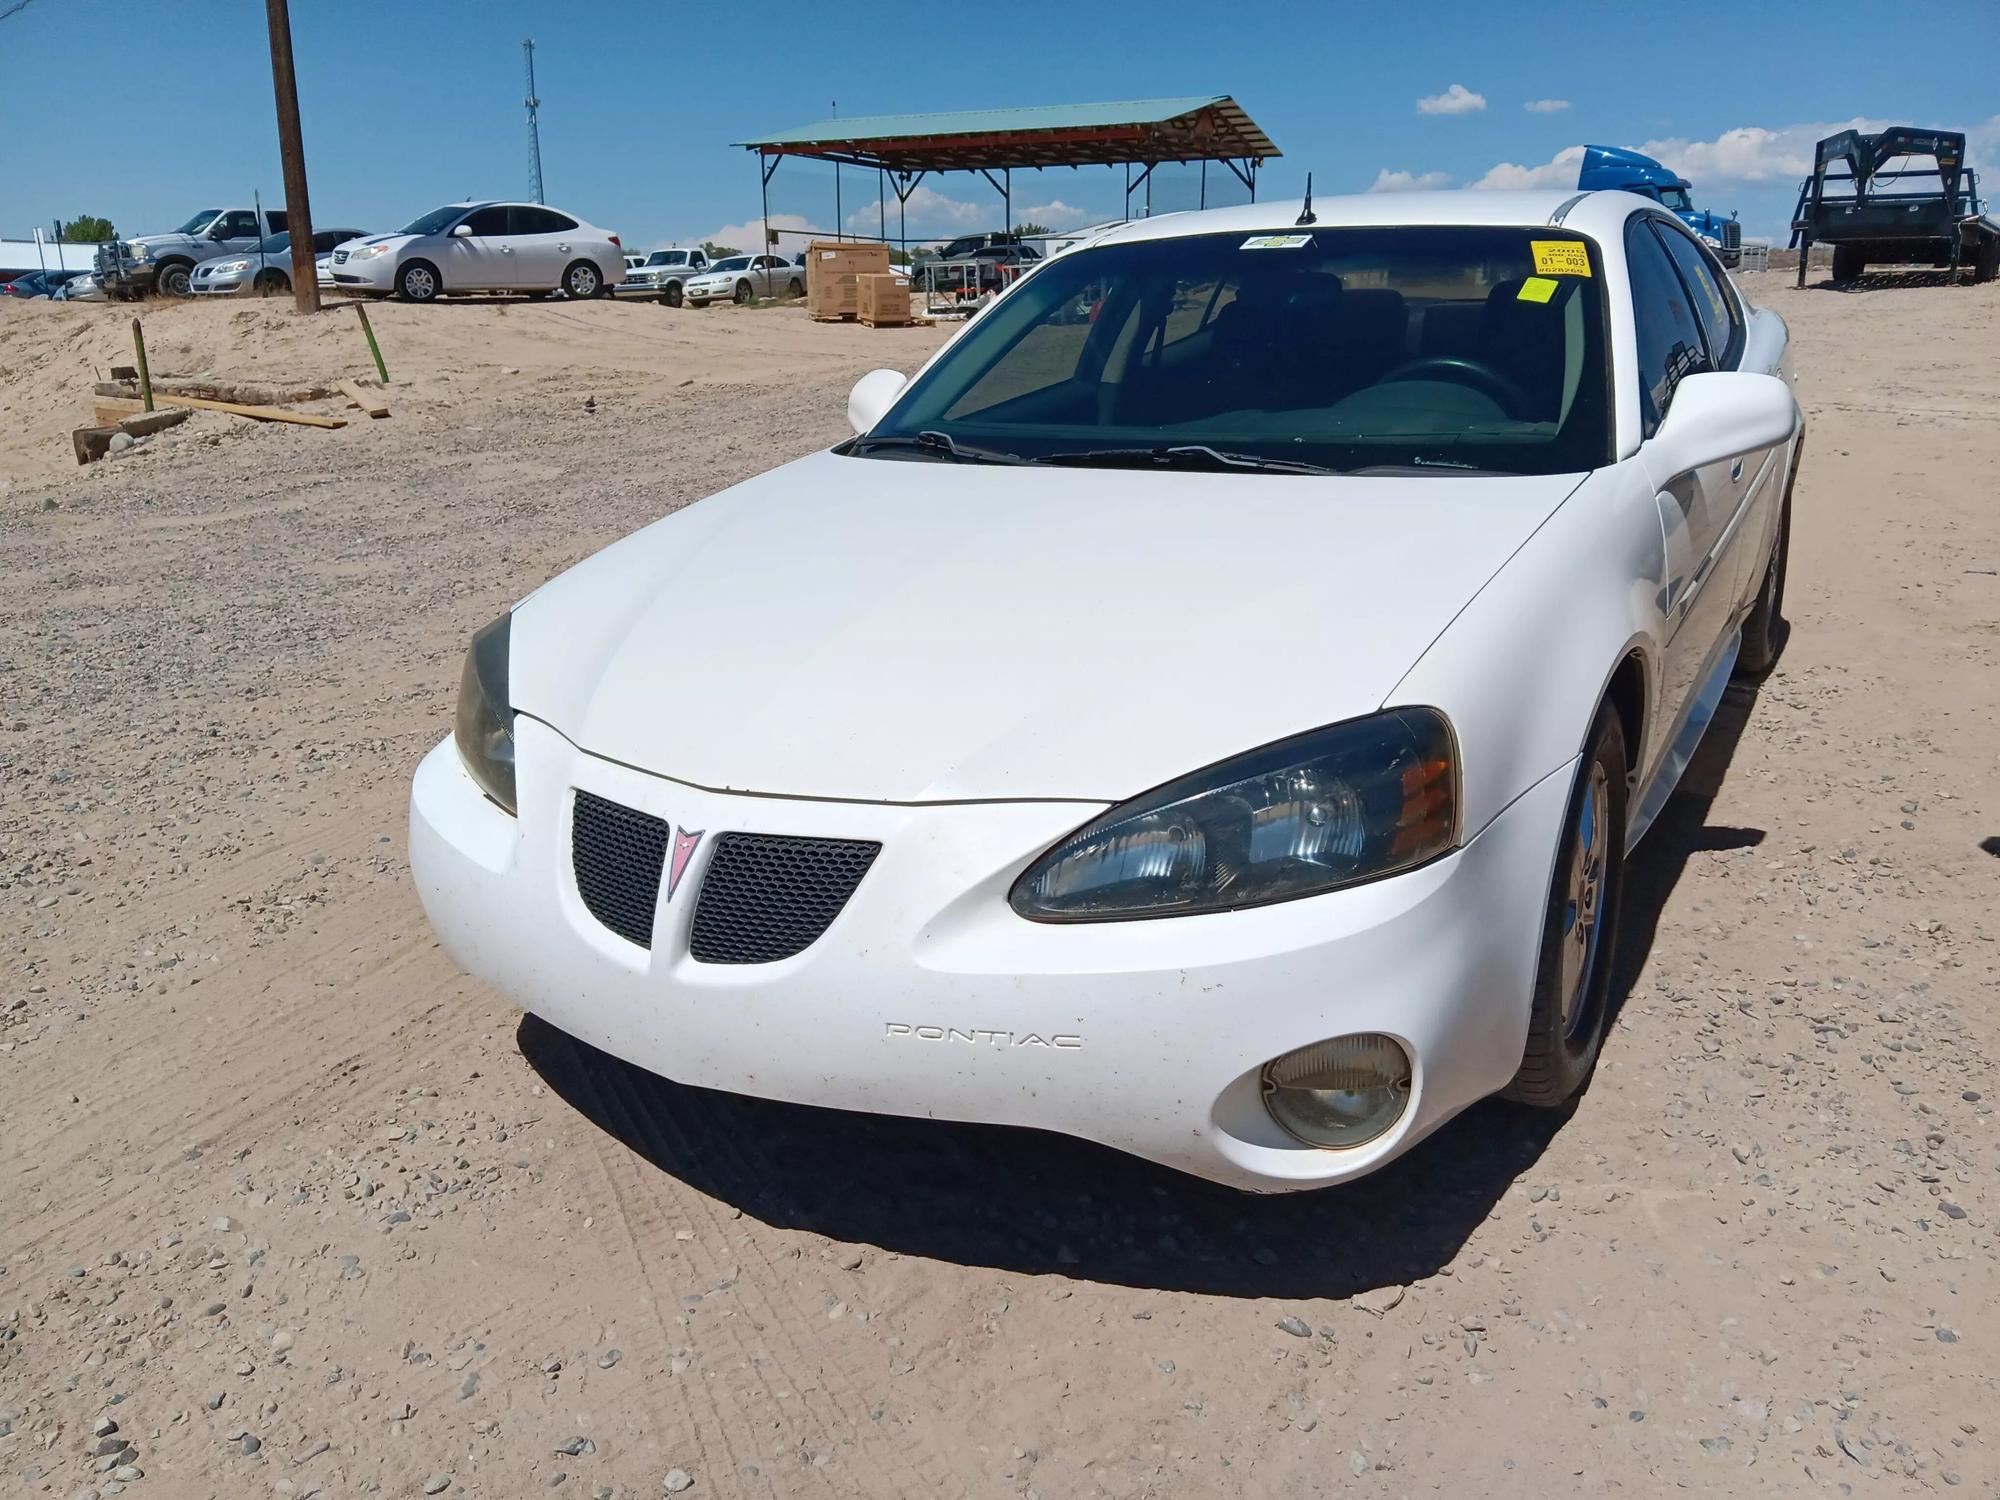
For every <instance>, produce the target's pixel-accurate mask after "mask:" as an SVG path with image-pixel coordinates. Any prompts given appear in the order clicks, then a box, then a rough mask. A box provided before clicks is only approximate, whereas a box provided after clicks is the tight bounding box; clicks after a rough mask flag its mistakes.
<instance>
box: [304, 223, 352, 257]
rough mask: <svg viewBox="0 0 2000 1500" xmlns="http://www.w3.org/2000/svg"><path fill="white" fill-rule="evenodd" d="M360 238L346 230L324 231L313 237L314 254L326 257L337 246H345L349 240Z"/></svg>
mask: <svg viewBox="0 0 2000 1500" xmlns="http://www.w3.org/2000/svg"><path fill="white" fill-rule="evenodd" d="M358 237H359V236H357V235H354V234H351V233H349V232H348V231H347V230H345V229H322V230H320V231H318V232H317V233H316V234H314V235H313V253H314V254H316V255H324V254H326V252H327V251H329V250H331V249H332V248H333V247H334V246H335V245H344V244H346V243H347V242H348V241H349V240H351V239H356V238H358Z"/></svg>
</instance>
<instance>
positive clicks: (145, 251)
mask: <svg viewBox="0 0 2000 1500" xmlns="http://www.w3.org/2000/svg"><path fill="white" fill-rule="evenodd" d="M126 248H127V249H129V250H130V251H131V252H132V259H134V260H151V259H152V258H153V247H152V246H151V245H128V246H127V247H126Z"/></svg>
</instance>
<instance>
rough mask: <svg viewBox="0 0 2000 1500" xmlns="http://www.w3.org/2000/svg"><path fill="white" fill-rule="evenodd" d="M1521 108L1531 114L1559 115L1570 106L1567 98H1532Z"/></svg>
mask: <svg viewBox="0 0 2000 1500" xmlns="http://www.w3.org/2000/svg"><path fill="white" fill-rule="evenodd" d="M1521 108H1523V109H1525V110H1526V111H1527V112H1528V113H1529V114H1531V115H1559V114H1561V113H1562V112H1563V111H1564V110H1566V109H1568V108H1569V100H1567V99H1530V100H1529V101H1528V102H1527V103H1526V104H1523V105H1522V106H1521Z"/></svg>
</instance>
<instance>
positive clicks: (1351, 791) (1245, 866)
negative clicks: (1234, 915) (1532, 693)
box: [1009, 708, 1458, 922]
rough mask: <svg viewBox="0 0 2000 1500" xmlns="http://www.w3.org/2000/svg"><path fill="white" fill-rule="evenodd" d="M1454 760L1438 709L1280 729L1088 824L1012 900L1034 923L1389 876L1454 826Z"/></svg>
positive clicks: (1257, 900) (1205, 907)
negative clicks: (1281, 735) (1284, 732)
mask: <svg viewBox="0 0 2000 1500" xmlns="http://www.w3.org/2000/svg"><path fill="white" fill-rule="evenodd" d="M1457 794H1458V766H1457V754H1456V750H1455V747H1454V745H1453V743H1452V736H1451V729H1450V726H1449V725H1447V724H1446V723H1445V720H1444V716H1443V715H1442V714H1440V713H1438V712H1437V711H1436V710H1435V709H1429V708H1399V709H1395V710H1392V711H1390V712H1388V713H1381V714H1375V715H1373V716H1371V717H1369V718H1366V719H1353V720H1350V721H1349V722H1347V723H1345V724H1335V725H1333V726H1331V727H1330V728H1327V729H1317V730H1314V731H1312V732H1311V733H1309V734H1302V735H1297V736H1294V737H1293V738H1291V739H1288V740H1280V741H1278V742H1277V743H1276V744H1272V745H1266V746H1264V747H1263V748H1262V749H1261V750H1253V751H1251V752H1250V753H1249V754H1247V755H1240V756H1237V757H1236V758H1235V759H1233V760H1227V761H1224V762H1222V763H1221V764H1220V765H1215V766H1210V767H1209V768H1208V769H1207V770H1205V771H1197V772H1195V773H1194V774H1193V775H1192V776H1184V777H1182V778H1181V779H1180V780H1179V781H1172V782H1169V783H1168V784H1167V785H1165V786H1163V787H1160V788H1158V789H1157V790H1155V791H1152V792H1148V793H1147V794H1146V795H1144V796H1143V797H1139V798H1136V799H1134V800H1133V801H1131V802H1127V803H1124V804H1122V805H1121V806H1118V807H1114V808H1112V809H1111V811H1109V812H1107V813H1105V814H1104V815H1103V816H1101V817H1099V818H1096V819H1095V820H1093V821H1092V822H1089V823H1087V824H1085V825H1084V826H1083V827H1082V828H1080V829H1078V830H1077V831H1076V832H1075V833H1073V834H1071V835H1070V836H1069V837H1068V838H1066V839H1064V840H1063V841H1062V842H1061V843H1060V844H1057V845H1056V846H1055V847H1054V848H1053V849H1051V850H1049V851H1048V852H1047V853H1046V854H1044V855H1043V856H1042V857H1041V858H1040V859H1038V860H1036V861H1035V862H1034V863H1033V864H1032V865H1030V866H1029V867H1028V869H1027V871H1026V873H1024V874H1023V875H1022V876H1021V878H1020V879H1019V880H1018V881H1016V882H1015V883H1014V890H1013V893H1012V895H1011V896H1010V897H1009V900H1010V901H1011V903H1012V905H1013V907H1014V910H1015V911H1017V912H1019V913H1020V914H1021V915H1022V916H1024V917H1029V918H1032V919H1033V920H1035V921H1041V922H1091V921H1106V920H1116V919H1119V918H1130V917H1167V916H1181V915H1185V914H1187V913H1191V912H1215V911H1231V910H1235V909H1238V908H1241V907H1246V906H1261V905H1264V904H1266V903H1268V902H1272V901H1290V900H1293V899H1295V898H1297V897H1300V896H1312V895H1317V894H1319V893H1320V892H1322V891H1330V890H1334V889H1336V888H1337V887H1340V886H1344V885H1355V884H1358V883H1359V882H1361V881H1365V880H1377V879H1380V878H1381V877H1383V876H1385V875H1393V874H1395V873H1397V872H1398V871H1401V870H1407V869H1409V868H1411V867H1412V866H1414V865H1419V864H1422V863H1423V862H1424V861H1425V860H1427V859H1430V858H1432V857H1433V856H1435V855H1438V854H1441V853H1443V852H1444V851H1445V850H1447V849H1449V848H1451V847H1452V845H1453V843H1454V842H1455V841H1456V840H1457V837H1458V795H1457Z"/></svg>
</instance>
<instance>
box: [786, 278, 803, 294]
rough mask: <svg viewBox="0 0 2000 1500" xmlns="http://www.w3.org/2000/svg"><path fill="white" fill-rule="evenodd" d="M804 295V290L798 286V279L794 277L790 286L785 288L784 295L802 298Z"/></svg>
mask: <svg viewBox="0 0 2000 1500" xmlns="http://www.w3.org/2000/svg"><path fill="white" fill-rule="evenodd" d="M805 294H806V289H805V288H804V287H802V286H800V285H799V280H798V278H797V277H796V276H794V277H793V278H792V280H791V282H790V284H789V285H787V286H786V288H785V295H786V296H787V297H803V296H804V295H805Z"/></svg>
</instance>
